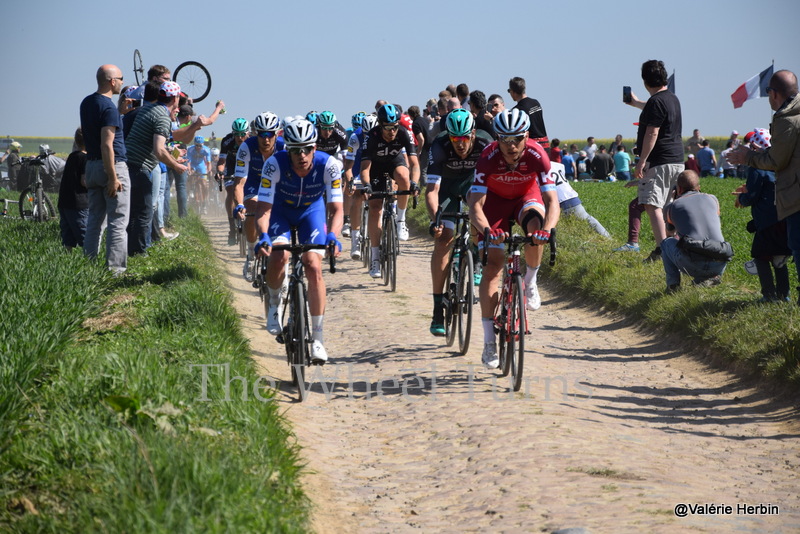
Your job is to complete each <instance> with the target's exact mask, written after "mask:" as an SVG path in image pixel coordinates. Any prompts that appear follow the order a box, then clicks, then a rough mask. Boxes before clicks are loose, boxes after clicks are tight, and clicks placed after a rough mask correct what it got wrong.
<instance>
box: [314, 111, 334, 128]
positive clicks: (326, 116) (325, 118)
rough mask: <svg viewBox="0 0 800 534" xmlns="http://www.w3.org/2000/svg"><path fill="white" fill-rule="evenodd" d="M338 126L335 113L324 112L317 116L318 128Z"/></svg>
mask: <svg viewBox="0 0 800 534" xmlns="http://www.w3.org/2000/svg"><path fill="white" fill-rule="evenodd" d="M335 124H336V115H334V114H333V111H323V112H321V113H318V114H317V126H334V125H335Z"/></svg>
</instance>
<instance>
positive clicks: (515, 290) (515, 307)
mask: <svg viewBox="0 0 800 534" xmlns="http://www.w3.org/2000/svg"><path fill="white" fill-rule="evenodd" d="M513 277H514V278H513V279H512V283H511V308H510V309H509V310H508V319H509V321H508V329H507V332H508V338H509V341H508V361H509V366H510V368H511V383H512V386H513V388H514V391H519V388H520V386H521V385H522V368H523V365H524V361H525V322H526V317H525V295H524V294H523V292H522V285H523V284H522V275H521V274H515V275H513Z"/></svg>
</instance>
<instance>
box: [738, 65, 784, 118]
mask: <svg viewBox="0 0 800 534" xmlns="http://www.w3.org/2000/svg"><path fill="white" fill-rule="evenodd" d="M774 67H775V66H774V65H770V66H769V67H768V68H766V69H764V70H762V71H761V72H760V73H759V74H756V75H755V76H753V77H752V78H750V79H749V80H747V81H746V82H744V83H743V84H742V85H740V86H739V88H738V89H736V91H734V92H733V94H732V95H731V100H733V109H736V108H740V107H742V104H744V103H745V102H747V101H748V100H751V99H753V98H761V97H762V96H767V86H768V85H769V80H770V78H772V71H773V69H774Z"/></svg>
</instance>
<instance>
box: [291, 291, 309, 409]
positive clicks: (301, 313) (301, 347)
mask: <svg viewBox="0 0 800 534" xmlns="http://www.w3.org/2000/svg"><path fill="white" fill-rule="evenodd" d="M292 299H293V300H294V304H293V311H294V317H293V321H292V323H293V326H294V332H292V334H291V337H292V343H293V344H294V346H295V350H294V351H293V352H294V362H292V363H293V365H292V367H293V372H294V374H295V377H296V383H297V398H298V400H299V401H300V402H303V401H304V400H305V398H306V365H307V364H308V349H309V347H308V317H307V316H306V300H305V288H304V287H303V284H302V283H298V284H297V285H295V291H294V295H292Z"/></svg>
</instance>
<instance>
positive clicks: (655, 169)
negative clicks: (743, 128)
mask: <svg viewBox="0 0 800 534" xmlns="http://www.w3.org/2000/svg"><path fill="white" fill-rule="evenodd" d="M642 81H643V82H644V87H645V89H647V92H648V93H650V98H649V99H648V100H647V102H645V101H642V100H639V99H638V98H637V97H636V95H634V94H631V101H630V102H629V103H628V105H630V106H633V107H635V108H639V109H641V110H642V113H641V115H639V131H638V133H637V136H636V146H637V147H638V148H639V154H638V155H639V160H638V161H637V162H636V167H635V168H634V171H633V178H634V180H635V181H634V182H629V184H630V185H638V186H639V204H641V205H642V206H644V209H645V211H646V212H647V215H648V216H649V218H650V226H651V227H652V228H653V237H654V238H655V241H656V248H655V250H653V252H652V253H650V256H648V257H647V258H646V259H645V262H651V261H656V260H658V259H660V258H661V242H662V241H663V240H664V238H666V237H667V230H666V227H665V225H664V215H663V211H662V210H663V208H664V206H666V205H667V203H668V202H669V199H670V197H671V194H672V190H673V188H674V187H675V183H676V181H677V180H678V175H679V174H680V173H681V172H683V170H684V167H683V139H682V138H681V128H682V121H681V103H680V101H679V100H678V97H677V96H675V94H674V93H672V92H671V91H669V90H667V70H666V68H665V67H664V63H663V62H662V61H657V60H655V59H651V60H649V61H645V62H644V63H643V64H642Z"/></svg>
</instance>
